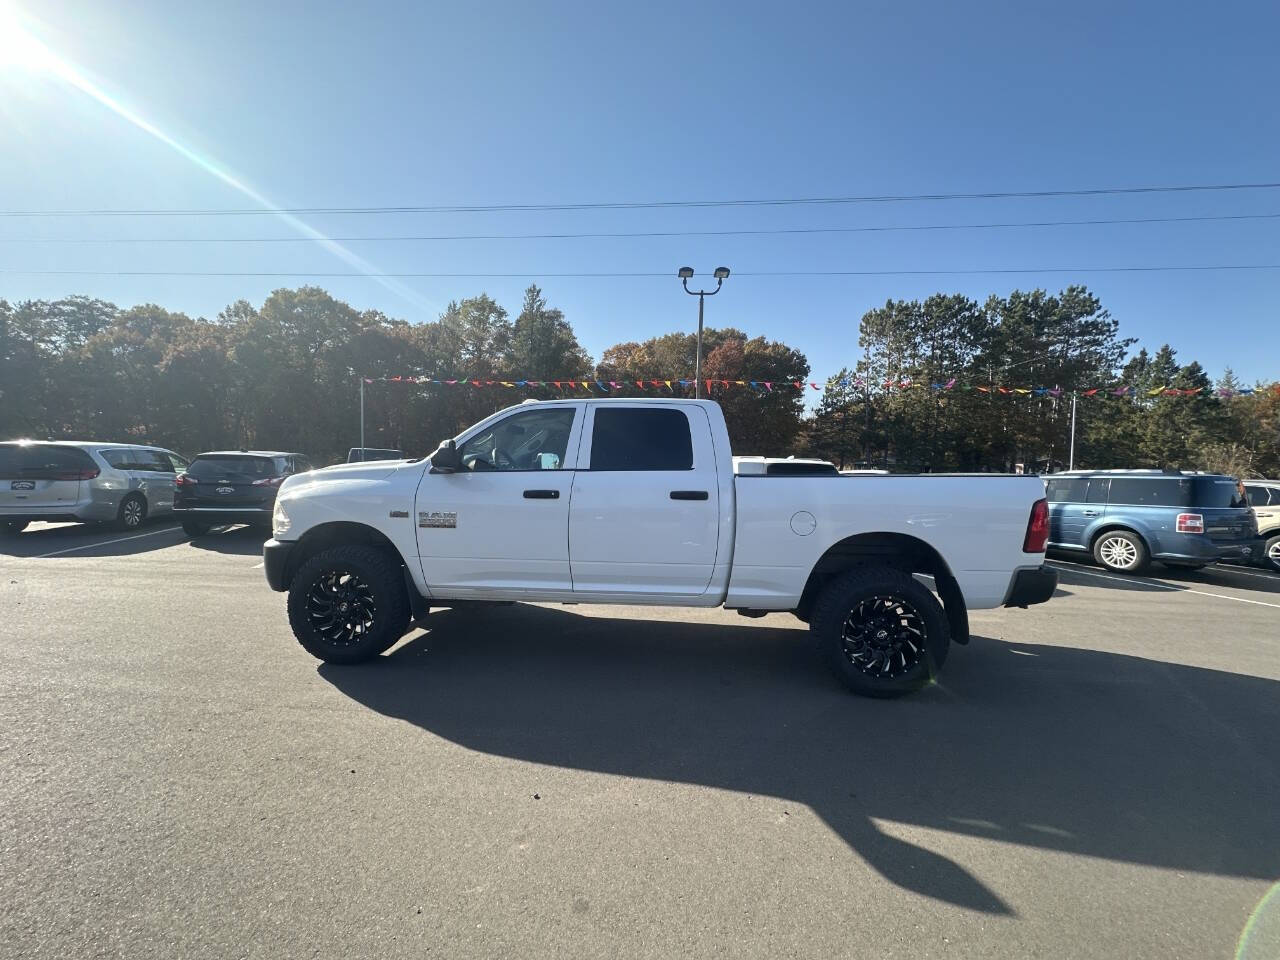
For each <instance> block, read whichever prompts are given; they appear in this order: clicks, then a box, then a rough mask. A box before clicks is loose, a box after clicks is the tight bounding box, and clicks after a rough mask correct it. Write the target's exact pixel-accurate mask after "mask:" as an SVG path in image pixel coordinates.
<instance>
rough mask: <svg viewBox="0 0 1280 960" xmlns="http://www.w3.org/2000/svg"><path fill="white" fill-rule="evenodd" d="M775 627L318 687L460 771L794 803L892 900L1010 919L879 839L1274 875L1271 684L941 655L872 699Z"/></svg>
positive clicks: (1104, 657) (970, 878)
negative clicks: (444, 752) (449, 759)
mask: <svg viewBox="0 0 1280 960" xmlns="http://www.w3.org/2000/svg"><path fill="white" fill-rule="evenodd" d="M773 622H775V621H774V619H770V620H767V621H764V622H763V623H764V624H765V625H763V626H757V625H746V624H744V625H742V626H737V625H733V624H723V623H686V622H669V621H660V620H631V619H614V618H597V617H590V616H582V615H579V614H576V613H571V612H568V611H563V610H559V609H554V608H545V607H530V606H520V605H517V606H513V607H504V608H496V609H472V610H465V611H464V610H457V611H452V610H446V611H442V612H439V613H434V614H432V615H431V616H430V617H429V620H428V623H429V625H430V630H429V631H428V632H427V633H425V634H422V635H419V636H417V637H415V638H414V639H412V640H410V641H408V642H407V643H405V644H403V645H401V646H400V647H398V648H397V649H395V650H393V651H392V652H391V653H390V654H388V655H386V656H384V657H381V658H379V659H378V660H377V661H375V662H374V663H371V664H366V665H362V666H356V667H335V666H330V665H323V666H321V667H320V668H319V673H320V675H321V676H322V677H323V678H324V679H325V680H327V681H328V682H329V683H331V684H333V686H334V687H336V688H337V689H338V690H340V691H342V692H343V693H344V694H346V695H347V696H349V697H351V698H353V699H354V700H356V701H358V702H359V703H362V704H364V705H366V706H368V707H369V708H371V709H373V710H376V711H378V712H379V713H382V714H385V715H387V716H391V717H397V718H400V719H403V720H405V721H407V722H409V723H412V724H414V725H416V726H419V727H421V728H422V729H424V730H427V731H430V732H431V733H433V734H435V735H437V736H440V737H444V738H447V739H448V740H451V741H453V742H455V743H457V744H460V745H462V746H464V747H467V748H470V749H473V750H479V751H483V752H486V753H490V754H496V755H500V756H505V757H512V758H516V759H519V760H525V761H529V762H532V763H540V764H552V765H556V766H561V767H569V768H575V769H581V770H589V771H595V772H602V773H610V774H619V775H623V776H629V777H645V778H652V779H658V780H666V781H678V782H684V783H691V784H701V785H705V786H709V787H719V788H724V789H729V790H736V791H741V792H744V793H749V794H754V795H771V796H775V797H779V798H785V799H788V800H794V801H798V802H801V803H804V804H807V805H808V806H809V807H810V808H812V809H813V810H814V811H815V812H816V813H817V814H818V815H819V816H821V817H822V818H823V819H824V820H825V821H826V822H827V823H828V824H829V825H830V827H831V828H832V830H834V831H835V832H836V833H837V834H839V835H840V836H841V837H842V838H843V839H844V841H845V842H846V843H847V844H848V845H849V847H850V848H851V849H852V850H853V851H854V852H856V853H857V854H858V855H859V856H860V857H862V858H863V859H864V860H865V861H866V862H867V863H868V864H869V865H870V866H871V867H872V868H874V869H875V870H877V871H878V872H879V873H880V874H881V875H883V876H884V877H885V878H886V879H888V880H889V881H891V882H893V883H895V884H897V885H898V886H899V887H901V888H903V889H906V890H911V891H914V892H916V893H918V894H922V895H924V896H927V897H931V898H934V899H936V900H940V901H943V902H946V903H950V904H955V905H958V906H961V907H966V908H970V909H973V910H978V911H983V912H986V913H991V914H1012V913H1013V910H1012V909H1011V908H1010V907H1009V906H1008V905H1007V904H1006V903H1005V902H1004V901H1003V900H1002V899H1001V898H1000V897H999V896H998V895H997V894H996V893H995V892H994V891H993V890H991V889H990V888H989V887H988V886H987V885H986V884H984V883H983V881H982V880H981V879H980V878H979V877H977V876H975V875H974V874H973V873H971V872H969V871H968V870H967V869H965V868H964V867H962V866H961V865H959V864H957V863H955V862H954V861H952V860H950V859H949V858H947V857H945V856H942V855H940V854H938V853H936V852H934V851H932V850H929V849H926V848H925V847H924V846H922V845H919V843H918V842H907V841H905V840H902V839H899V838H897V837H895V836H892V835H891V833H890V832H888V831H887V830H882V829H881V828H880V827H879V826H878V825H877V821H891V822H893V823H894V824H901V825H905V829H908V830H909V829H911V828H913V827H926V828H929V829H932V830H943V831H949V832H953V833H958V834H964V835H967V836H971V837H985V838H988V839H991V840H996V841H1003V842H1005V843H1010V844H1018V845H1022V846H1030V847H1036V848H1043V849H1047V850H1054V851H1062V852H1066V853H1070V854H1083V855H1086V856H1090V857H1101V858H1105V859H1110V860H1118V861H1124V862H1129V863H1137V864H1147V865H1151V866H1156V867H1162V868H1167V869H1175V870H1186V871H1196V872H1203V873H1210V874H1220V875H1228V876H1238V877H1251V878H1258V879H1271V878H1274V877H1275V876H1276V875H1277V874H1278V873H1280V817H1276V815H1275V797H1276V795H1277V791H1278V790H1280V738H1277V737H1276V731H1277V730H1280V683H1277V682H1275V681H1272V680H1266V679H1259V678H1256V677H1250V676H1241V675H1236V674H1232V673H1225V672H1219V671H1214V670H1206V669H1201V668H1196V667H1187V666H1180V665H1176V664H1169V663H1164V662H1159V661H1153V660H1146V659H1142V658H1138V657H1132V656H1125V655H1120V654H1113V653H1105V652H1100V651H1094V650H1081V649H1075V648H1071V647H1058V646H1046V645H1033V644H1014V643H1005V642H1001V641H996V640H991V639H987V638H984V637H974V639H973V642H972V644H971V645H970V646H969V647H967V648H965V647H958V648H953V649H952V652H951V657H950V659H949V660H948V662H947V665H946V668H945V669H944V671H943V676H942V682H941V683H940V684H938V685H936V686H934V687H930V688H928V689H926V690H924V691H922V692H921V693H919V694H917V695H915V696H913V697H909V698H907V699H904V700H897V701H872V700H865V699H860V698H858V697H855V696H853V695H851V694H849V693H847V692H846V691H845V690H844V689H843V687H841V686H840V685H839V684H838V682H837V681H836V680H835V678H834V677H833V676H831V675H830V674H828V672H827V671H826V669H825V668H824V667H823V666H822V665H821V664H820V662H819V661H818V659H817V657H816V656H815V655H814V654H813V651H812V650H811V648H810V643H809V637H808V633H807V632H806V631H804V630H802V629H796V628H794V627H791V626H790V625H788V626H779V627H770V626H768V624H770V623H773ZM776 622H777V623H779V624H783V623H785V622H786V621H784V620H783V619H782V618H781V617H779V618H776ZM797 626H798V624H797ZM901 829H903V828H902V827H890V828H889V830H901Z"/></svg>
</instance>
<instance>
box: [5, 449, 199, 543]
mask: <svg viewBox="0 0 1280 960" xmlns="http://www.w3.org/2000/svg"><path fill="white" fill-rule="evenodd" d="M186 466H187V460H186V458H185V457H181V456H179V455H178V454H176V453H174V452H173V451H172V450H166V449H165V448H164V447H150V446H141V445H137V444H126V443H93V442H86V441H72V440H51V441H31V440H15V441H9V442H6V443H0V533H19V532H21V531H22V530H23V529H25V528H26V526H27V524H29V523H31V522H32V521H34V520H48V521H63V520H80V521H104V522H110V523H114V524H115V525H116V526H117V527H119V528H120V529H122V530H132V529H135V528H136V527H138V526H139V525H140V524H141V523H142V522H143V521H144V520H146V519H147V518H148V517H153V516H163V515H165V514H168V513H169V512H170V511H171V510H172V509H173V494H174V478H175V475H176V474H177V472H178V471H180V470H183V469H185V468H186Z"/></svg>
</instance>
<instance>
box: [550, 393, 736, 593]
mask: <svg viewBox="0 0 1280 960" xmlns="http://www.w3.org/2000/svg"><path fill="white" fill-rule="evenodd" d="M719 523H720V496H719V484H718V483H717V477H716V460H715V451H714V448H713V446H712V443H711V426H710V424H709V422H708V420H707V415H706V413H705V412H704V411H703V410H702V409H701V408H700V407H689V406H681V405H679V404H671V405H666V404H654V403H646V404H643V405H636V406H628V405H626V404H614V403H601V404H592V405H591V406H590V407H589V409H588V411H587V421H586V424H585V425H584V427H583V433H582V444H581V446H580V449H579V453H578V470H577V472H576V473H575V474H574V481H573V496H572V498H571V500H570V504H569V560H570V568H571V569H572V572H573V592H574V593H575V594H583V595H591V594H596V595H606V594H637V595H643V594H647V595H657V596H671V597H686V596H699V595H701V594H703V593H705V592H706V590H707V586H708V584H709V583H710V582H711V575H712V572H713V570H714V568H715V562H716V540H717V534H718V531H719Z"/></svg>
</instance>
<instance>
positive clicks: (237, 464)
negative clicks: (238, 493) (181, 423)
mask: <svg viewBox="0 0 1280 960" xmlns="http://www.w3.org/2000/svg"><path fill="white" fill-rule="evenodd" d="M187 473H189V474H190V475H191V476H193V477H195V478H196V479H197V480H230V481H232V482H236V483H252V482H253V481H254V480H261V479H263V478H265V477H274V476H278V474H277V472H276V464H275V460H274V459H273V458H271V457H252V456H236V455H234V454H228V455H225V456H217V457H196V458H195V459H194V460H192V461H191V466H189V467H187Z"/></svg>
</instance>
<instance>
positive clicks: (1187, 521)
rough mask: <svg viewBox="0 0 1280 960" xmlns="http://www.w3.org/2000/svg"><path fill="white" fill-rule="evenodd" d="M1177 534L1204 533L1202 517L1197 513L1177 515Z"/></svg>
mask: <svg viewBox="0 0 1280 960" xmlns="http://www.w3.org/2000/svg"><path fill="white" fill-rule="evenodd" d="M1178 532H1179V533H1204V517H1203V516H1202V515H1201V514H1198V513H1180V514H1178Z"/></svg>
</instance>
